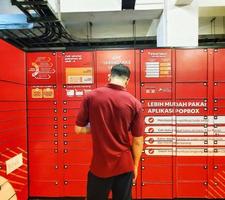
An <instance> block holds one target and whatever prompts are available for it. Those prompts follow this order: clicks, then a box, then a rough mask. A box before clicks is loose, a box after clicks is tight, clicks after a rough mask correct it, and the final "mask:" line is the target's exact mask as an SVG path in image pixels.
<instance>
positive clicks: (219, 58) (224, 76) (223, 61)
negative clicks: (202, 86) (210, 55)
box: [214, 49, 225, 82]
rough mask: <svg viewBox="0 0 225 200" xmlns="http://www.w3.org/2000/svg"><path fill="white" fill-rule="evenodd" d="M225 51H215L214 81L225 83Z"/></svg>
mask: <svg viewBox="0 0 225 200" xmlns="http://www.w3.org/2000/svg"><path fill="white" fill-rule="evenodd" d="M224 65H225V49H218V50H215V51H214V81H218V82H224V81H225V71H224Z"/></svg>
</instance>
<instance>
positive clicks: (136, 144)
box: [132, 136, 144, 183]
mask: <svg viewBox="0 0 225 200" xmlns="http://www.w3.org/2000/svg"><path fill="white" fill-rule="evenodd" d="M143 140H144V139H143V136H140V137H133V143H132V151H133V156H134V178H133V183H135V182H136V179H137V175H138V166H139V161H140V158H141V153H142V150H143Z"/></svg>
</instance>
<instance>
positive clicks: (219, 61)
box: [27, 48, 225, 90]
mask: <svg viewBox="0 0 225 200" xmlns="http://www.w3.org/2000/svg"><path fill="white" fill-rule="evenodd" d="M210 53H213V62H214V63H213V64H214V72H213V73H214V81H215V82H225V71H224V70H223V66H224V64H225V57H224V55H225V49H214V50H211V51H209V50H208V49H161V48H158V49H144V50H104V51H87V52H65V53H62V52H36V53H28V54H27V74H28V79H27V83H28V85H37V84H38V85H56V83H59V82H61V83H62V84H66V85H73V84H77V85H83V84H96V83H97V87H98V86H101V85H103V84H104V83H106V82H107V74H108V73H109V71H110V67H111V66H112V65H114V64H118V63H123V64H125V65H127V66H128V67H130V68H131V72H132V73H133V72H135V73H133V76H132V77H131V79H133V80H131V81H130V82H131V83H133V82H134V79H135V75H134V74H137V72H138V71H139V69H140V72H141V73H140V78H141V80H140V82H141V83H145V82H168V83H169V82H172V80H173V78H175V81H176V82H177V83H178V82H205V83H207V81H208V75H207V74H208V64H209V59H208V57H209V54H210ZM131 88H133V86H130V89H131ZM128 90H129V88H128ZM131 90H132V89H131Z"/></svg>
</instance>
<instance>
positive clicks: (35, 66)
mask: <svg viewBox="0 0 225 200" xmlns="http://www.w3.org/2000/svg"><path fill="white" fill-rule="evenodd" d="M56 62H57V60H56V53H54V52H35V53H27V84H28V85H42V84H44V85H53V84H56V74H57V64H56Z"/></svg>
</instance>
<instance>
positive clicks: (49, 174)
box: [29, 163, 60, 181]
mask: <svg viewBox="0 0 225 200" xmlns="http://www.w3.org/2000/svg"><path fill="white" fill-rule="evenodd" d="M59 173H60V170H59V166H58V165H57V164H55V165H53V164H51V163H50V164H48V163H35V164H32V163H30V171H29V177H30V179H31V180H32V181H40V180H55V179H58V178H59Z"/></svg>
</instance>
